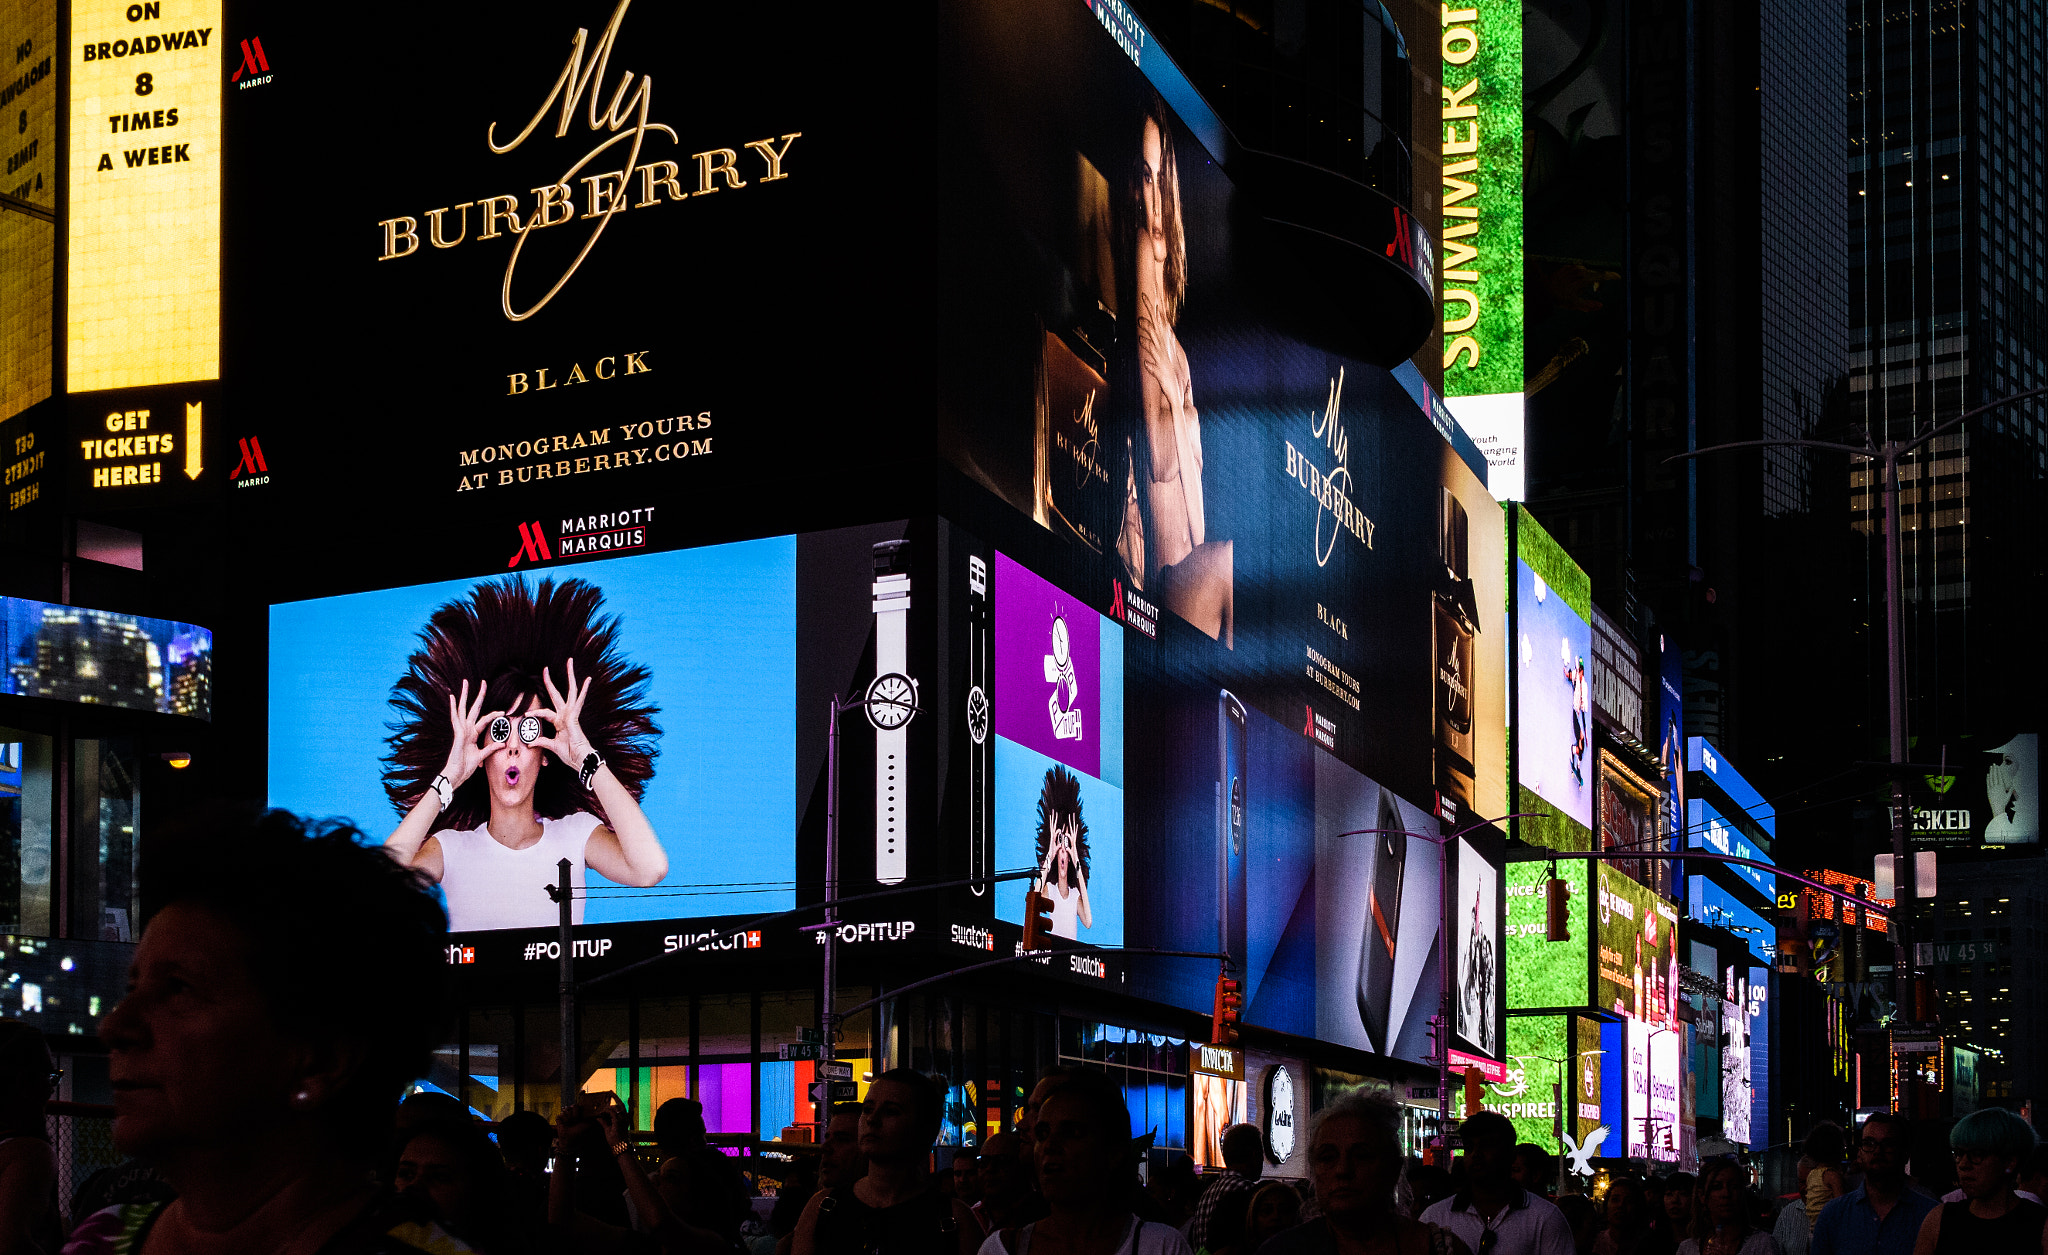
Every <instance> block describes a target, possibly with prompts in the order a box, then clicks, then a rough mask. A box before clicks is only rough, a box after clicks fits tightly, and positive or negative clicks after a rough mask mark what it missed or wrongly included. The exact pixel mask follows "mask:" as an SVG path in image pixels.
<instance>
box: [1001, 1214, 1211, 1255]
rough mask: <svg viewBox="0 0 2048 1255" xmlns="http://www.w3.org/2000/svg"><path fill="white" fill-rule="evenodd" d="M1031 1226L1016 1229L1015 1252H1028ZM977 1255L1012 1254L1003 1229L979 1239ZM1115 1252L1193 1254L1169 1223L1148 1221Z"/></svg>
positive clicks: (1026, 1254) (1023, 1254)
mask: <svg viewBox="0 0 2048 1255" xmlns="http://www.w3.org/2000/svg"><path fill="white" fill-rule="evenodd" d="M1031 1229H1032V1226H1030V1225H1025V1226H1024V1227H1023V1228H1022V1229H1019V1230H1018V1231H1017V1237H1016V1251H1015V1252H1014V1255H1031ZM976 1255H1013V1253H1012V1252H1011V1250H1010V1248H1008V1247H1006V1246H1004V1245H1003V1231H1002V1230H1001V1229H998V1230H996V1231H995V1232H994V1233H991V1234H989V1235H988V1238H987V1239H986V1240H985V1241H983V1242H982V1244H981V1250H979V1251H978V1252H976ZM1116 1255H1194V1252H1193V1251H1192V1250H1190V1249H1189V1247H1188V1240H1187V1239H1186V1238H1184V1237H1182V1236H1181V1235H1180V1231H1179V1230H1177V1229H1175V1228H1174V1227H1173V1226H1171V1225H1163V1224H1159V1223H1157V1222H1155V1221H1150V1220H1147V1221H1145V1222H1144V1223H1142V1224H1139V1225H1137V1226H1135V1227H1133V1228H1132V1229H1131V1231H1130V1232H1128V1233H1126V1234H1125V1235H1124V1241H1123V1245H1122V1246H1119V1247H1117V1248H1116Z"/></svg>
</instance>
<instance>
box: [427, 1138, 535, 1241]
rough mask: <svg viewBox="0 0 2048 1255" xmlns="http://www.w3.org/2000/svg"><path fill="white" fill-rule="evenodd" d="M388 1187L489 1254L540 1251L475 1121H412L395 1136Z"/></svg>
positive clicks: (506, 1174)
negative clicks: (413, 1200) (395, 1152)
mask: <svg viewBox="0 0 2048 1255" xmlns="http://www.w3.org/2000/svg"><path fill="white" fill-rule="evenodd" d="M396 1150H397V1158H396V1163H395V1166H394V1168H393V1171H392V1176H391V1185H392V1188H393V1189H396V1190H397V1191H398V1192H399V1193H401V1194H407V1195H411V1196H412V1197H413V1198H414V1199H415V1200H416V1201H418V1202H420V1203H421V1204H422V1207H423V1209H424V1210H427V1211H429V1212H431V1214H432V1215H433V1216H434V1218H435V1219H436V1220H437V1221H439V1222H440V1224H441V1227H443V1228H444V1229H446V1230H448V1232H450V1233H452V1234H454V1235H455V1236H456V1237H457V1238H459V1239H461V1240H462V1241H464V1242H466V1243H468V1244H469V1245H470V1246H472V1247H474V1248H476V1249H477V1250H480V1251H488V1252H490V1255H518V1253H519V1252H523V1251H529V1250H535V1249H537V1248H538V1242H537V1240H536V1238H537V1232H538V1231H537V1230H535V1229H534V1228H533V1227H531V1226H529V1225H527V1224H524V1223H522V1218H521V1217H520V1216H519V1214H518V1209H517V1208H516V1207H515V1206H514V1204H513V1201H512V1200H513V1194H512V1175H511V1173H510V1172H509V1171H508V1170H507V1169H506V1167H505V1160H504V1158H503V1156H501V1155H500V1154H499V1151H498V1148H497V1147H496V1146H494V1145H492V1144H491V1138H490V1135H489V1134H487V1133H485V1132H484V1131H483V1129H481V1128H479V1127H478V1126H477V1124H476V1122H475V1121H474V1120H470V1119H468V1118H467V1117H465V1118H463V1119H461V1120H448V1119H438V1120H423V1121H416V1122H415V1123H414V1124H413V1125H412V1126H411V1127H410V1128H407V1129H402V1130H400V1132H399V1134H398V1145H397V1148H396Z"/></svg>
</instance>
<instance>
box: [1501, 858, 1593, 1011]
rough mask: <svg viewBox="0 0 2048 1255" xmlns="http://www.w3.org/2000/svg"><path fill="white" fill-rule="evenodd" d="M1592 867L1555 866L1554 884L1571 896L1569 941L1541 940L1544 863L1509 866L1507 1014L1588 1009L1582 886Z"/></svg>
mask: <svg viewBox="0 0 2048 1255" xmlns="http://www.w3.org/2000/svg"><path fill="white" fill-rule="evenodd" d="M1593 866H1594V864H1593V863H1591V862H1587V861H1584V860H1581V859H1571V860H1568V861H1564V862H1560V863H1559V864H1558V865H1557V875H1558V878H1559V879H1561V880H1563V881H1564V882H1565V885H1566V887H1567V891H1568V892H1569V893H1570V895H1571V907H1570V914H1569V918H1570V920H1571V934H1572V935H1571V940H1569V941H1549V940H1546V934H1547V929H1546V927H1545V921H1546V918H1547V914H1546V907H1545V903H1544V899H1543V882H1544V881H1546V880H1548V879H1549V878H1550V868H1549V865H1548V864H1545V863H1540V862H1536V863H1509V864H1508V865H1507V868H1506V869H1505V878H1506V881H1507V903H1508V909H1507V927H1506V929H1505V932H1506V942H1505V945H1506V950H1507V984H1508V1007H1509V1009H1510V1010H1515V1011H1521V1010H1548V1009H1550V1008H1561V1007H1584V1006H1587V1005H1589V1004H1590V1002H1591V999H1590V996H1589V995H1590V993H1591V991H1590V989H1589V988H1588V984H1587V982H1588V975H1587V972H1588V967H1587V963H1588V959H1587V955H1588V953H1589V952H1590V951H1591V948H1592V945H1593V938H1592V937H1591V936H1590V935H1589V930H1588V926H1587V921H1588V919H1589V917H1590V915H1589V911H1588V909H1587V905H1586V903H1587V901H1588V899H1587V896H1586V885H1587V883H1588V882H1587V877H1588V876H1589V875H1591V872H1590V871H1589V870H1588V869H1589V868H1591V867H1593Z"/></svg>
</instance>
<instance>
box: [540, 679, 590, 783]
mask: <svg viewBox="0 0 2048 1255" xmlns="http://www.w3.org/2000/svg"><path fill="white" fill-rule="evenodd" d="M568 671H569V684H568V695H567V696H564V695H563V693H562V690H560V689H557V688H556V687H555V678H554V673H553V671H552V669H550V668H546V667H543V668H542V669H541V673H540V682H541V683H542V684H544V685H546V686H547V690H548V701H549V702H550V703H552V705H551V706H550V707H549V708H548V709H546V710H529V711H527V712H526V713H528V714H530V715H539V716H540V717H541V718H543V719H545V720H547V721H548V722H549V723H552V724H554V725H555V734H554V735H553V736H544V737H542V738H541V739H540V740H538V741H535V742H534V744H535V745H537V746H539V747H540V748H542V749H545V750H547V751H548V752H549V753H551V754H553V755H554V756H555V761H557V762H559V763H561V764H562V765H563V766H564V767H567V768H568V769H569V770H571V771H581V770H583V760H584V759H585V758H587V757H589V756H590V753H591V744H590V738H589V737H587V736H585V735H583V727H582V724H581V722H580V716H581V715H582V714H583V703H584V701H585V700H586V699H587V698H588V697H589V696H590V681H589V680H587V679H586V680H584V681H583V683H582V684H581V685H578V684H577V683H576V660H575V659H574V658H571V659H570V660H569V663H568Z"/></svg>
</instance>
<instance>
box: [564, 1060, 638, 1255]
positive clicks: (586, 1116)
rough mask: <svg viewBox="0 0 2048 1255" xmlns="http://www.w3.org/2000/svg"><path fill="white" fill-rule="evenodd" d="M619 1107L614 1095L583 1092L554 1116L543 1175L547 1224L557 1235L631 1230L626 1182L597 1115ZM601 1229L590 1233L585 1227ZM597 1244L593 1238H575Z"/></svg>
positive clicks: (596, 1238) (631, 1220)
mask: <svg viewBox="0 0 2048 1255" xmlns="http://www.w3.org/2000/svg"><path fill="white" fill-rule="evenodd" d="M614 1105H621V1104H619V1098H618V1095H616V1094H600V1093H587V1094H583V1095H581V1096H580V1097H579V1098H578V1099H577V1101H576V1103H575V1104H574V1105H573V1106H571V1107H569V1108H568V1109H567V1110H566V1111H563V1112H561V1113H559V1114H558V1115H556V1117H555V1168H554V1171H553V1172H551V1173H550V1174H549V1175H548V1222H549V1223H550V1224H551V1225H554V1226H555V1227H556V1229H557V1231H558V1232H560V1231H565V1230H564V1226H567V1227H568V1228H569V1229H573V1230H574V1231H575V1232H578V1233H584V1232H586V1231H587V1232H588V1233H589V1234H602V1233H608V1232H610V1231H612V1230H625V1231H628V1232H630V1231H631V1230H632V1229H633V1215H632V1213H631V1212H630V1211H628V1210H627V1207H626V1178H625V1174H624V1173H622V1172H621V1171H620V1170H619V1165H618V1162H617V1157H616V1156H615V1155H613V1154H612V1151H611V1147H610V1146H609V1145H608V1144H607V1143H606V1141H605V1136H604V1130H603V1129H602V1128H600V1127H599V1125H598V1122H597V1118H596V1113H597V1112H599V1111H601V1110H603V1109H604V1108H606V1107H610V1106H614ZM589 1222H594V1223H595V1224H596V1225H599V1226H602V1228H601V1229H591V1227H590V1223H589ZM578 1240H579V1241H589V1242H598V1241H600V1240H602V1239H601V1238H600V1237H598V1236H587V1237H585V1238H579V1239H578Z"/></svg>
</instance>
